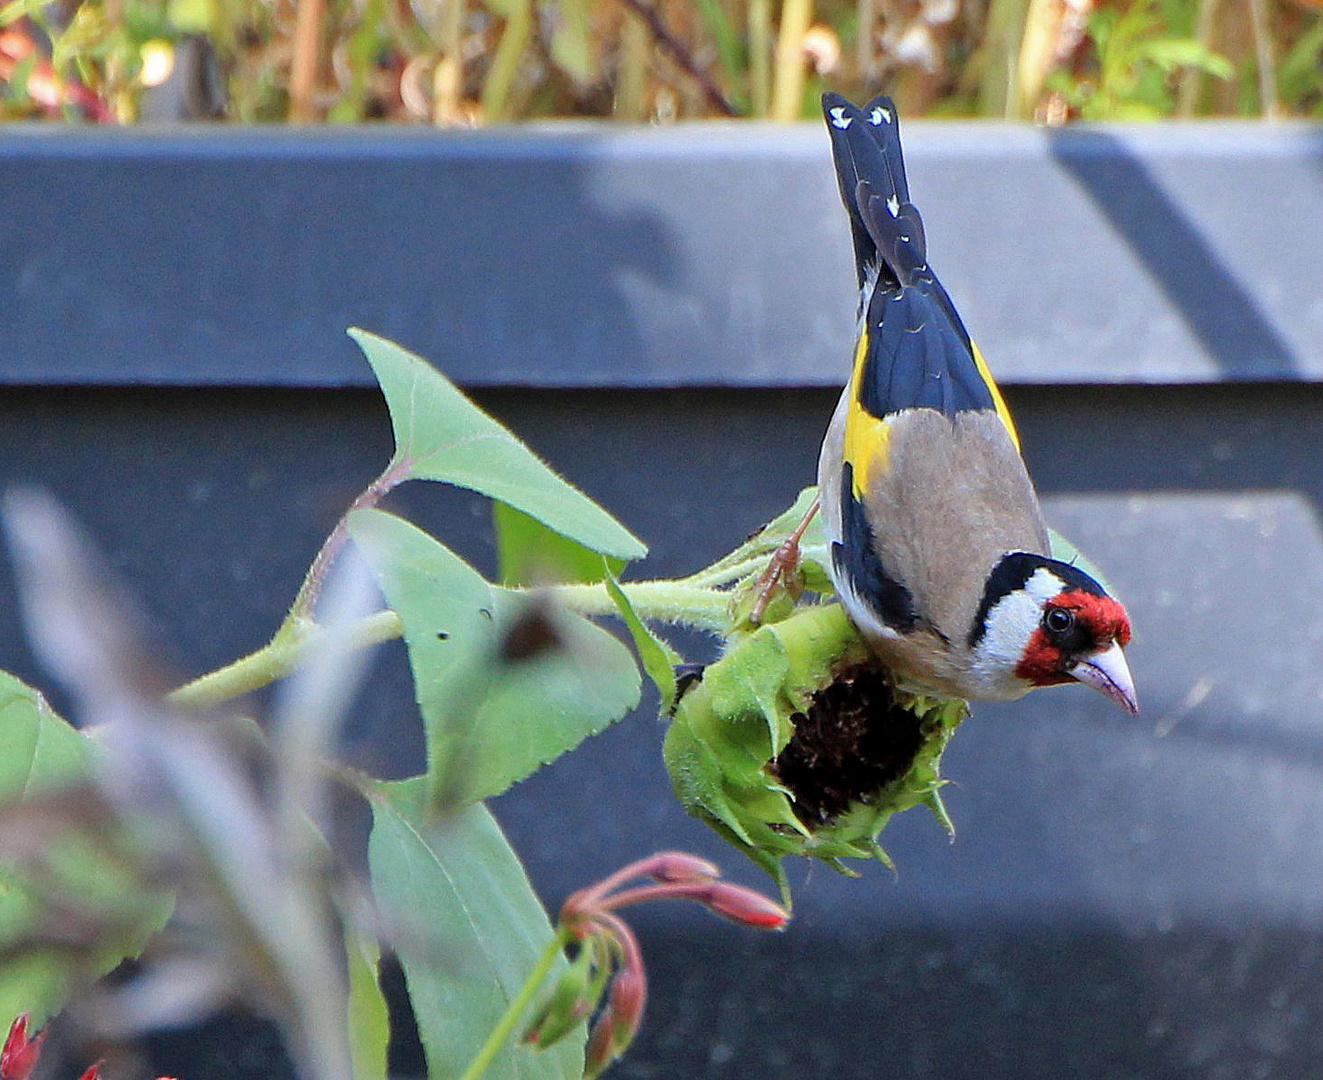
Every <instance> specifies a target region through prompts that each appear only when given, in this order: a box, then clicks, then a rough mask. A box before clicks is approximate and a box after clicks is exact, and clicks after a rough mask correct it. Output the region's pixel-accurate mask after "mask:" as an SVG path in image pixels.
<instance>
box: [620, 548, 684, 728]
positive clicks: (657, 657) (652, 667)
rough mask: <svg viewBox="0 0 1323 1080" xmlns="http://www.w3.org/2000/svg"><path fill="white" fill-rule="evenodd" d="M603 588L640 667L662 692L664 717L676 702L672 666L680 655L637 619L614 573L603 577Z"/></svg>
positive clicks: (659, 691) (676, 662)
mask: <svg viewBox="0 0 1323 1080" xmlns="http://www.w3.org/2000/svg"><path fill="white" fill-rule="evenodd" d="M606 590H607V592H608V593H610V594H611V599H612V600H613V601H615V605H616V609H617V610H618V611H619V612H620V617H621V618H622V619H623V620H624V622H625V627H626V628H627V629H628V630H629V636H630V637H632V638H633V639H634V648H635V649H637V650H638V654H639V660H641V661H642V663H643V670H644V671H645V672H647V674H648V678H650V679H651V680H652V682H653V685H654V686H656V687H657V693H658V694H660V695H661V710H660V711H661V713H662V715H663V716H665V715H666V714H667V713H669V712H670V711H671V709H672V707H673V706H674V705H675V665H676V664H678V663H680V655H679V653H677V652H676V651H675V650H674V649H672V648H671V647H670V646H669V645H668V644H666V642H665V641H663V640H662V639H661V638H659V637H658V636H657V635H656V634H654V633H653V632H652V631H651V630H650V629H649V628H648V626H647V624H646V623H645V622H644V621H643V620H642V619H640V618H639V616H638V612H636V611H635V610H634V605H633V604H631V603H630V602H629V597H628V596H626V595H625V591H624V590H623V589H622V588H621V587H620V582H618V581H617V580H616V577H615V574H614V573H612V574H611V575H610V576H608V577H607V579H606Z"/></svg>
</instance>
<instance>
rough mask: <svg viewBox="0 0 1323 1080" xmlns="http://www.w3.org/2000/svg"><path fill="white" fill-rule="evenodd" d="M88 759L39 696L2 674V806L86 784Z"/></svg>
mask: <svg viewBox="0 0 1323 1080" xmlns="http://www.w3.org/2000/svg"><path fill="white" fill-rule="evenodd" d="M90 755H91V747H90V745H89V743H88V741H87V738H86V736H84V735H82V734H80V733H79V732H78V731H77V730H76V729H75V728H73V727H71V726H70V725H69V724H68V723H66V722H65V721H64V720H63V719H61V718H60V717H59V716H58V715H56V713H55V711H54V710H53V709H51V707H50V705H48V704H47V703H46V699H45V698H44V697H43V696H42V695H41V694H40V693H39V692H38V691H36V690H34V689H33V688H32V687H30V686H28V685H26V684H25V683H22V682H20V681H19V680H18V679H16V678H14V676H12V675H10V674H9V673H8V672H5V671H0V803H8V802H10V801H12V800H14V799H17V798H20V797H21V796H24V795H28V794H32V793H34V792H39V791H44V790H49V789H51V788H55V787H62V786H64V785H66V784H71V783H75V782H77V781H79V780H85V779H87V778H88V775H89V773H90V765H91V756H90Z"/></svg>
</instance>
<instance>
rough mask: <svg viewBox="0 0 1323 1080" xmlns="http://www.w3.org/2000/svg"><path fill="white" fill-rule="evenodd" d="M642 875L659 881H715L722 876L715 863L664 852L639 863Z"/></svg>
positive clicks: (678, 853) (695, 856)
mask: <svg viewBox="0 0 1323 1080" xmlns="http://www.w3.org/2000/svg"><path fill="white" fill-rule="evenodd" d="M639 869H640V870H641V871H642V873H641V874H640V875H639V876H640V877H643V876H647V877H650V878H655V879H656V880H657V881H667V882H670V881H684V882H691V881H692V882H699V881H715V880H716V879H717V878H719V877H720V876H721V871H720V870H719V869H717V866H716V864H715V863H710V862H708V861H707V859H700V858H699V857H698V856H697V855H688V854H686V853H685V852H683V851H663V852H660V853H659V854H657V855H653V856H652V857H651V858H650V859H645V860H643V861H642V862H640V863H639Z"/></svg>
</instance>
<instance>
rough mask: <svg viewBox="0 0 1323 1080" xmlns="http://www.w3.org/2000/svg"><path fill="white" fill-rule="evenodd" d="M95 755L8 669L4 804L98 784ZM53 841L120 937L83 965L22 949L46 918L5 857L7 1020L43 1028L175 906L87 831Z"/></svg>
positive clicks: (80, 898)
mask: <svg viewBox="0 0 1323 1080" xmlns="http://www.w3.org/2000/svg"><path fill="white" fill-rule="evenodd" d="M95 753H96V748H95V747H94V745H93V744H92V743H91V742H90V741H89V740H88V739H87V737H86V736H84V735H82V734H81V733H80V732H78V731H77V730H76V729H74V728H73V727H71V726H70V725H69V724H68V723H66V722H65V721H64V720H63V719H62V718H61V717H59V716H58V715H57V714H56V713H55V712H54V711H53V710H52V709H51V707H50V706H49V705H48V704H47V703H46V699H45V698H44V697H42V695H41V694H40V693H38V692H37V691H36V690H34V689H32V688H31V687H30V686H27V685H25V684H24V683H22V682H20V681H19V680H18V679H16V678H14V677H13V676H12V675H10V674H8V673H6V672H0V808H5V807H11V806H13V805H14V804H15V803H20V802H22V801H23V800H30V799H33V798H37V797H49V798H51V799H58V798H59V795H60V792H61V791H64V790H66V789H70V788H72V787H74V786H76V785H80V784H85V783H87V782H89V781H90V780H91V779H92V768H93V765H94V763H95ZM52 812H55V808H54V807H52ZM52 828H53V829H54V828H55V826H54V825H53V826H52ZM53 835H55V836H57V837H58V839H59V843H58V847H54V848H51V849H50V850H48V851H47V852H46V860H47V862H48V863H49V865H50V866H51V867H52V868H53V871H54V872H56V873H58V875H59V880H60V882H61V883H62V886H63V887H64V888H65V890H66V892H67V895H68V896H69V897H70V898H71V899H72V898H76V902H77V904H78V905H79V906H81V908H82V910H83V912H84V914H85V915H86V917H87V918H89V919H97V918H100V917H102V916H107V917H112V919H113V922H114V925H116V926H117V927H119V932H118V933H116V934H115V935H114V937H113V940H107V941H106V942H105V945H104V948H101V949H99V950H98V951H97V952H96V953H95V955H93V956H91V957H87V958H82V959H80V960H79V961H78V963H76V964H75V963H74V962H73V961H72V960H71V958H70V956H69V955H68V954H67V953H65V952H62V951H59V950H56V949H54V948H43V947H31V948H19V946H20V945H21V943H22V942H23V941H24V939H25V938H26V937H28V935H30V934H32V933H33V932H34V931H37V930H38V929H39V927H40V926H41V924H42V920H43V916H44V914H45V912H44V910H43V906H42V904H41V902H40V899H39V897H38V895H37V894H36V893H35V892H34V891H33V890H32V889H31V888H30V887H29V882H28V881H27V880H25V878H24V877H23V875H22V873H21V872H20V869H19V868H18V867H17V866H16V865H15V864H14V863H13V862H12V861H10V860H0V949H3V948H5V947H7V946H9V947H15V948H16V949H18V952H17V954H16V955H15V956H12V957H8V958H6V960H5V962H4V963H3V964H0V1024H3V1023H7V1022H8V1021H7V1020H5V1019H3V1018H6V1017H7V1018H9V1019H12V1018H13V1017H15V1016H17V1015H18V1014H19V1013H20V1012H30V1013H31V1014H32V1016H33V1019H34V1022H35V1023H38V1024H39V1023H41V1022H42V1021H43V1020H44V1019H46V1018H47V1017H49V1016H51V1015H53V1014H55V1013H57V1012H59V1010H60V1009H61V1008H62V1007H63V1005H64V1003H65V1001H67V1000H68V997H69V995H70V993H71V992H72V991H73V990H74V989H75V986H76V985H78V984H80V983H81V982H83V981H85V980H90V979H95V978H98V977H100V976H102V975H105V974H106V973H107V972H109V971H110V970H111V969H112V968H114V967H116V966H117V965H118V964H119V963H120V962H121V961H122V960H124V959H125V958H126V957H130V956H136V955H138V953H139V952H141V951H142V949H143V947H144V946H145V945H146V943H147V941H148V939H149V938H151V936H152V935H153V934H155V933H156V932H157V931H159V930H160V928H161V927H162V926H164V925H165V921H166V920H167V919H168V918H169V916H170V912H171V910H172V908H173V900H172V898H171V897H170V896H169V895H168V894H164V893H158V894H155V895H144V894H143V893H142V891H141V887H140V885H139V883H138V882H137V880H136V879H135V878H134V877H133V875H132V874H131V873H128V872H126V868H125V867H124V866H123V865H122V864H120V863H119V862H117V861H116V860H114V859H113V858H109V857H106V856H104V855H103V854H102V853H101V852H100V851H99V850H98V849H97V848H96V847H95V846H93V845H91V844H90V843H89V841H88V839H87V838H86V837H83V836H80V835H78V833H77V831H76V827H75V826H72V825H71V826H70V830H69V835H67V836H65V835H64V834H63V833H62V832H61V833H54V834H53Z"/></svg>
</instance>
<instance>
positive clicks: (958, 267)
mask: <svg viewBox="0 0 1323 1080" xmlns="http://www.w3.org/2000/svg"><path fill="white" fill-rule="evenodd" d="M906 148H907V152H908V157H909V161H910V164H911V172H912V174H913V175H912V180H913V183H912V189H913V193H914V197H915V199H916V200H917V202H918V204H919V206H920V208H921V209H922V210H923V212H924V214H925V215H926V217H927V222H928V232H929V238H930V244H929V249H930V251H931V253H932V259H933V263H934V265H935V266H936V267H937V269H938V271H939V273H940V274H941V275H942V277H943V278H944V280H945V281H946V284H947V286H948V288H949V289H950V291H951V292H952V294H953V295H954V296H955V298H956V301H957V303H958V304H959V306H960V307H961V309H962V311H963V312H964V314H965V316H966V321H967V322H968V324H969V326H970V327H971V329H972V331H973V332H974V334H975V335H976V336H977V337H979V338H980V339H981V340H982V342H983V345H984V351H985V352H986V354H987V355H988V357H989V360H990V362H991V363H992V365H993V368H994V370H995V371H996V372H997V373H998V374H999V375H1000V376H1001V377H1002V378H1003V379H1005V380H1006V381H1008V382H1029V383H1044V382H1051V383H1061V382H1099V383H1124V382H1135V381H1138V382H1210V381H1211V382H1216V381H1222V380H1236V379H1305V380H1313V379H1317V378H1319V377H1320V376H1321V375H1323V301H1320V299H1319V296H1320V294H1321V292H1323V290H1321V289H1320V285H1321V284H1323V279H1321V278H1320V271H1319V261H1318V258H1317V252H1318V251H1319V250H1321V249H1323V213H1321V212H1320V208H1321V207H1323V132H1320V130H1319V129H1318V128H1317V127H1308V126H1292V125H1274V126H1265V125H1257V124H1189V125H1179V126H1178V125H1154V126H1148V127H1122V128H1109V129H1105V130H1104V129H1099V130H1096V131H1090V130H1081V129H1070V130H1067V131H1065V132H1057V133H1047V132H1044V131H1042V130H1038V129H1034V128H1029V127H1018V126H1007V125H1000V124H974V123H954V122H949V123H915V124H910V125H908V126H907V129H906ZM0 186H2V187H3V190H4V191H5V192H6V206H5V220H4V223H3V226H2V227H0V312H3V314H2V315H0V325H2V326H3V329H4V340H5V347H4V349H3V351H2V352H0V382H4V383H9V384H61V383H90V384H110V385H137V384H161V383H164V384H184V385H189V384H219V385H241V386H242V385H311V386H338V385H367V382H368V372H367V368H366V366H365V365H364V364H363V363H362V362H361V360H360V359H358V358H357V356H356V353H355V350H354V349H353V348H352V347H351V346H350V344H349V343H348V342H347V341H345V340H344V338H343V336H342V331H343V329H344V328H345V327H346V326H348V325H351V324H357V325H361V326H364V327H366V328H367V329H370V330H374V331H377V332H379V333H382V334H385V335H387V336H390V337H393V338H396V339H398V340H400V341H401V342H402V343H404V344H406V345H408V346H410V347H412V348H414V349H416V350H418V351H420V352H422V353H424V354H425V355H427V356H428V357H429V358H430V359H432V360H433V361H435V362H437V363H438V364H440V365H441V366H443V367H444V368H445V369H446V370H447V371H449V372H450V373H451V374H452V375H453V376H455V377H456V378H457V379H458V380H460V381H461V382H463V383H467V384H470V385H487V386H501V385H509V386H521V385H534V386H555V385H561V386H595V385H606V386H673V385H788V386H801V385H802V386H829V385H834V384H839V383H840V382H843V381H844V377H845V370H846V367H847V365H848V361H849V355H850V338H851V335H852V333H853V316H854V301H853V298H852V293H853V285H852V271H851V267H850V265H849V258H850V256H849V244H848V239H847V235H846V225H845V218H844V214H843V212H842V211H841V209H840V207H839V204H838V198H837V194H836V190H835V183H834V179H833V177H832V175H831V168H830V156H829V153H828V148H827V140H826V137H825V134H824V133H823V132H822V131H821V129H820V128H819V126H818V125H816V124H804V125H798V126H795V127H790V128H775V127H768V126H761V125H755V124H744V125H723V124H713V125H705V126H702V127H678V128H670V129H659V130H630V129H620V128H614V127H579V126H568V125H567V126H547V127H542V128H532V129H519V130H518V131H517V132H513V131H499V130H498V131H486V132H467V133H455V132H451V133H441V132H432V131H419V130H401V129H370V130H349V131H345V130H339V129H328V130H317V131H302V132H298V131H294V132H291V131H288V130H284V129H272V130H206V131H188V132H181V131H168V130H167V131H155V132H154V131H150V130H142V129H138V130H132V131H108V132H103V131H86V130H70V129H43V128H31V129H28V128H24V129H15V128H14V127H10V128H9V129H7V131H6V133H5V137H4V139H3V140H0Z"/></svg>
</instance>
